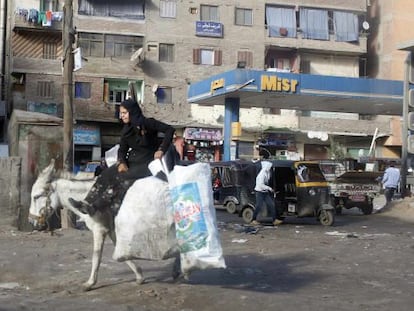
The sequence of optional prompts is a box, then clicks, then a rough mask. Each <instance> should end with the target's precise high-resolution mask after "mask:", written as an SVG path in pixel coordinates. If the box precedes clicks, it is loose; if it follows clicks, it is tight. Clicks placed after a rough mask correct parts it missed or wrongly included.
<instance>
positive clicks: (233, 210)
mask: <svg viewBox="0 0 414 311" xmlns="http://www.w3.org/2000/svg"><path fill="white" fill-rule="evenodd" d="M226 210H227V212H229V213H230V214H235V213H236V212H237V206H236V203H234V202H233V201H228V202H227V203H226Z"/></svg>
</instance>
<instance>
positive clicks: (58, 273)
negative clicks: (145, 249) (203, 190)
mask: <svg viewBox="0 0 414 311" xmlns="http://www.w3.org/2000/svg"><path fill="white" fill-rule="evenodd" d="M404 202H405V201H404ZM409 203H410V202H405V203H404V204H403V205H404V206H403V208H402V209H401V212H400V210H399V207H398V206H395V207H393V208H392V212H384V213H379V214H373V215H369V216H364V215H362V214H360V213H358V211H356V212H355V211H353V210H346V211H344V215H341V216H338V217H337V221H336V224H335V226H333V227H323V226H321V225H320V224H319V223H318V222H317V221H315V220H314V219H309V218H308V219H295V218H291V219H287V222H286V223H285V224H283V225H282V226H280V227H278V228H272V227H263V228H261V229H260V230H259V231H258V232H257V233H256V234H251V233H246V232H244V229H245V228H244V227H243V226H241V224H242V221H241V219H240V218H238V217H237V216H233V215H229V214H227V213H226V212H224V211H218V212H217V218H218V222H219V228H220V235H221V240H222V245H223V251H224V255H225V259H226V263H227V266H228V267H227V269H222V270H206V271H198V272H195V273H193V274H192V275H191V278H190V280H189V281H188V282H180V283H174V282H173V281H172V279H171V277H170V270H171V268H172V262H171V261H163V262H148V261H139V263H140V264H141V265H142V267H143V270H144V275H145V277H146V279H147V281H146V283H145V284H143V285H136V284H135V283H134V276H133V274H132V272H130V270H129V268H128V267H127V266H126V265H125V264H123V263H118V262H115V261H114V260H112V257H111V256H112V251H113V247H112V245H111V244H110V243H109V242H107V244H106V245H105V253H104V257H103V264H102V266H101V270H100V275H99V279H98V283H97V285H96V287H95V289H94V290H92V291H90V292H83V291H82V290H81V286H80V284H81V283H82V282H84V281H86V279H87V278H88V274H89V269H90V258H91V254H90V252H91V242H92V236H91V233H90V232H89V231H86V230H61V231H57V234H56V235H54V236H51V235H49V234H48V233H45V232H33V233H27V232H17V231H14V230H13V228H12V227H1V228H0V311H5V310H7V311H12V310H13V311H14V310H16V311H17V310H39V311H40V310H99V311H106V310H128V311H132V310H145V311H149V310H155V311H158V310H160V311H161V310H170V311H175V310H182V311H192V310H194V311H196V310H200V311H203V310H206V311H207V310H223V311H224V310H225V311H242V310H249V311H250V310H288V311H289V310H292V311H293V310H295V311H297V310H335V311H338V310H375V311H388V310H399V311H404V310H412V308H413V305H414V295H413V288H414V269H413V267H414V227H413V222H412V219H411V218H412V217H411V218H410V217H408V216H406V215H409V214H411V215H413V213H412V210H414V207H411V206H408V205H409ZM400 205H401V204H400ZM407 206H408V208H407ZM404 213H405V214H406V215H405V214H404Z"/></svg>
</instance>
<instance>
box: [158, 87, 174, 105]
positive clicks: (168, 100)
mask: <svg viewBox="0 0 414 311" xmlns="http://www.w3.org/2000/svg"><path fill="white" fill-rule="evenodd" d="M155 94H156V96H157V103H158V104H172V88H170V87H158V89H157V91H156V93H155Z"/></svg>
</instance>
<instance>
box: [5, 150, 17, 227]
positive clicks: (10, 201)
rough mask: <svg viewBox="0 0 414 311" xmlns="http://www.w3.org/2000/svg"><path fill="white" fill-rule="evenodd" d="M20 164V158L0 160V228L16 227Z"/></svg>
mask: <svg viewBox="0 0 414 311" xmlns="http://www.w3.org/2000/svg"><path fill="white" fill-rule="evenodd" d="M21 162H22V159H21V158H20V157H7V158H0V171H1V174H0V215H1V216H0V226H1V225H13V226H18V218H19V213H20V183H21Z"/></svg>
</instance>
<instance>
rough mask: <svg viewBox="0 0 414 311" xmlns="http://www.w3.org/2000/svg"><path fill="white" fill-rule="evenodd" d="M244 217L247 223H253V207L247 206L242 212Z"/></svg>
mask: <svg viewBox="0 0 414 311" xmlns="http://www.w3.org/2000/svg"><path fill="white" fill-rule="evenodd" d="M242 217H243V220H244V222H245V223H247V224H249V223H251V222H252V220H253V208H251V207H246V208H245V209H244V210H243V212H242Z"/></svg>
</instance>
